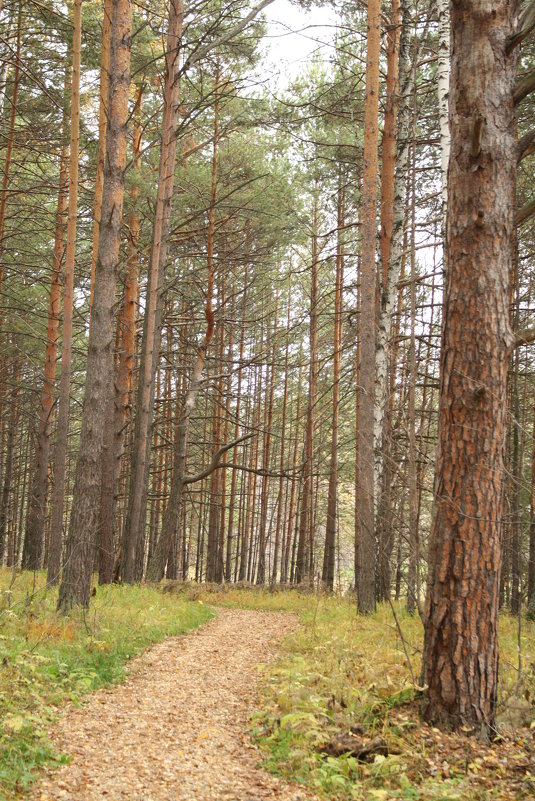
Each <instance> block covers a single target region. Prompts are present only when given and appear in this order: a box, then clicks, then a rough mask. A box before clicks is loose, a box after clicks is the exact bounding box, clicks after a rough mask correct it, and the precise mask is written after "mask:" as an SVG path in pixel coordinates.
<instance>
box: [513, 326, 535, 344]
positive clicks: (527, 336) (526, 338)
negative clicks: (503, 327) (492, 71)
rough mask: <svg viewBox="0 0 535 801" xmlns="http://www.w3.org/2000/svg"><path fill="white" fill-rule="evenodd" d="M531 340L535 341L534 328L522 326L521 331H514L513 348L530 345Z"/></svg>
mask: <svg viewBox="0 0 535 801" xmlns="http://www.w3.org/2000/svg"><path fill="white" fill-rule="evenodd" d="M532 342H535V328H524V330H523V331H517V332H516V339H515V348H519V347H520V346H521V345H530V344H531V343H532Z"/></svg>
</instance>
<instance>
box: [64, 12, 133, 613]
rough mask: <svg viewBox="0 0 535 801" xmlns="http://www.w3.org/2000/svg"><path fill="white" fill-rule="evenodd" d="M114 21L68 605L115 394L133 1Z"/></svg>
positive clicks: (84, 600)
mask: <svg viewBox="0 0 535 801" xmlns="http://www.w3.org/2000/svg"><path fill="white" fill-rule="evenodd" d="M111 28H112V30H111V46H110V86H109V97H108V131H107V136H106V164H105V169H104V188H103V201H102V220H101V224H100V229H99V246H98V259H97V268H96V272H95V292H94V296H93V309H92V317H93V325H92V326H91V330H90V333H89V349H88V357H87V369H86V381H85V395H84V405H83V410H82V430H81V434H80V451H79V455H78V461H77V463H76V471H75V479H74V488H73V504H72V513H71V521H70V527H69V534H68V537H67V543H66V558H65V563H64V569H63V576H62V581H61V586H60V591H59V599H58V609H60V610H61V611H62V612H67V611H68V610H69V609H70V608H71V607H72V606H74V605H76V604H79V605H81V606H88V605H89V592H90V587H91V571H92V567H93V547H94V539H95V534H96V529H97V524H98V514H99V507H100V493H101V478H102V476H101V470H102V448H103V442H104V430H105V420H106V416H105V415H103V414H102V410H103V409H106V408H108V404H109V403H110V400H111V397H110V396H112V394H113V366H114V327H113V308H114V304H115V284H116V277H117V262H118V257H119V242H120V235H121V224H122V212H123V200H124V179H125V168H126V143H127V126H128V92H129V87H130V46H131V34H132V5H131V2H130V0H113V17H112V26H111Z"/></svg>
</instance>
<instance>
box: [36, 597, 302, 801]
mask: <svg viewBox="0 0 535 801" xmlns="http://www.w3.org/2000/svg"><path fill="white" fill-rule="evenodd" d="M297 625H298V623H297V618H295V617H294V616H292V615H288V614H287V613H280V612H258V611H250V610H236V609H232V610H231V609H224V610H220V611H219V613H218V615H217V616H216V617H215V618H214V619H213V620H212V621H210V622H209V623H208V624H206V625H205V626H203V627H202V628H200V629H197V630H195V631H193V632H191V633H189V634H187V635H184V636H182V637H173V638H169V639H167V640H165V641H164V642H162V643H160V644H159V645H156V646H155V647H153V648H152V649H150V650H149V651H147V652H146V653H145V654H143V655H142V656H140V657H139V658H137V659H136V660H134V661H133V662H132V664H131V666H130V671H129V678H128V680H127V681H126V683H125V684H123V685H121V686H119V687H115V688H112V689H106V690H100V691H98V692H96V693H94V694H93V695H92V696H90V698H89V700H88V701H87V703H84V704H83V705H82V706H81V707H79V708H73V707H70V708H68V709H67V710H66V711H65V714H64V715H63V716H62V717H61V718H60V720H59V721H58V722H57V724H56V725H55V726H54V727H53V729H52V731H51V732H50V738H51V740H52V742H53V744H54V746H55V747H56V748H57V749H59V750H60V751H62V752H64V753H66V754H68V755H69V756H70V757H71V761H70V763H69V764H68V765H65V766H63V767H60V768H59V769H56V770H49V771H48V772H47V774H46V775H45V777H44V778H43V780H42V781H41V782H40V783H38V784H37V785H36V786H35V788H34V789H33V792H32V795H31V796H30V799H32V801H61V799H68V801H126V799H128V801H261V800H262V799H277V801H314V798H315V797H314V796H313V795H311V794H310V793H309V792H308V791H307V790H306V789H304V788H300V787H295V786H291V785H289V784H287V783H286V782H284V781H283V780H282V779H279V778H278V777H276V776H274V775H272V774H270V773H268V772H266V771H265V770H263V769H261V768H260V767H259V766H258V762H259V760H260V754H259V752H258V750H257V748H256V747H255V746H254V744H253V743H252V741H251V739H250V736H249V733H248V725H249V718H250V715H251V712H252V711H253V710H254V708H255V703H256V704H257V703H258V693H257V686H258V682H259V679H260V676H261V671H262V668H263V665H265V664H267V663H269V662H270V661H272V660H273V658H274V657H275V656H276V647H277V645H278V644H279V643H280V642H281V641H282V640H283V638H284V637H286V636H287V635H288V634H290V633H291V632H292V631H293V630H294V629H295V628H296V627H297Z"/></svg>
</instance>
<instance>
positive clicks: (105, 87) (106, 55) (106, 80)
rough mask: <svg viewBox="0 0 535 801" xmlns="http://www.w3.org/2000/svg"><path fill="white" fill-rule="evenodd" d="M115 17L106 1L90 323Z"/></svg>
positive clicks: (90, 290) (90, 289) (101, 60)
mask: <svg viewBox="0 0 535 801" xmlns="http://www.w3.org/2000/svg"><path fill="white" fill-rule="evenodd" d="M112 17H113V0H104V14H103V17H102V44H101V50H100V93H99V107H98V145H97V172H96V175H95V197H94V200H93V247H92V251H91V282H90V287H89V315H90V316H89V322H90V324H91V309H92V308H93V294H94V291H95V271H96V268H97V258H98V240H99V226H100V219H101V214H102V189H103V186H104V161H105V158H106V134H107V117H108V94H109V90H110V45H111V42H110V36H111V22H112Z"/></svg>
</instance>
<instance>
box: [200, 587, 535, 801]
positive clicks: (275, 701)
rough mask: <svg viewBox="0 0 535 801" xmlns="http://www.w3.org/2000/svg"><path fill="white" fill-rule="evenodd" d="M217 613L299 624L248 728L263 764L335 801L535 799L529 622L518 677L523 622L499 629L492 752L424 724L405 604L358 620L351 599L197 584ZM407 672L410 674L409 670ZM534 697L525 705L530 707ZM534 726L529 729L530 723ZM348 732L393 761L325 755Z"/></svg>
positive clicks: (534, 664)
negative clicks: (242, 610)
mask: <svg viewBox="0 0 535 801" xmlns="http://www.w3.org/2000/svg"><path fill="white" fill-rule="evenodd" d="M188 592H189V593H193V596H194V597H200V598H202V599H204V600H205V602H210V603H214V604H220V605H222V606H230V607H235V606H241V607H248V608H255V609H272V610H285V611H292V612H295V613H296V614H298V615H299V616H300V618H301V621H302V623H303V625H302V627H301V628H300V629H299V630H298V631H297V632H296V633H295V634H294V635H292V636H291V637H290V638H288V640H287V641H286V642H285V643H284V645H283V650H282V653H281V656H280V658H279V659H278V661H277V662H276V664H274V665H272V666H271V667H270V668H268V671H267V673H266V676H265V680H264V685H263V696H262V708H261V710H260V711H259V712H258V713H257V714H256V715H255V716H254V720H253V727H254V728H253V733H254V736H255V737H256V740H257V741H258V743H259V744H260V746H261V748H262V749H263V751H264V754H265V765H266V766H267V767H268V769H270V770H272V771H274V772H276V773H278V774H282V775H283V776H285V777H287V778H288V779H291V780H293V781H298V782H302V783H304V784H306V785H308V786H309V787H311V788H312V789H313V790H314V792H315V793H317V794H318V795H319V796H322V797H325V798H330V799H339V800H340V801H342V799H343V801H350V800H351V799H354V801H368V800H370V801H372V800H373V799H379V800H380V801H390V800H391V799H417V800H419V801H459V800H461V801H462V800H464V799H475V801H490V799H502V801H505V799H507V800H508V801H509V800H510V799H527V798H534V797H535V757H534V739H533V735H534V734H535V724H534V723H533V721H534V720H535V708H534V707H533V705H532V699H533V697H534V696H535V624H533V623H532V622H523V631H522V638H521V644H522V648H521V651H522V662H523V671H522V674H521V677H520V681H519V673H518V642H517V637H518V622H517V621H516V620H514V619H512V618H510V617H509V616H507V615H504V616H503V617H502V619H501V622H500V651H501V656H500V699H499V716H498V720H499V721H501V724H500V731H502V732H503V736H502V737H501V738H499V739H498V740H496V741H495V742H493V743H492V744H491V745H489V746H484V745H483V744H481V743H480V742H479V741H478V740H476V739H475V738H472V737H469V736H466V735H461V736H459V735H451V734H446V733H442V732H439V731H438V730H437V729H433V728H431V727H430V726H427V725H426V724H424V723H423V722H422V721H421V720H420V717H419V701H418V698H417V697H416V695H417V694H416V692H415V690H414V686H413V681H412V675H413V676H414V677H415V679H416V681H418V679H419V674H420V665H421V645H422V640H423V632H422V626H421V623H420V620H419V618H418V617H417V616H415V617H411V616H409V615H407V614H406V613H405V611H404V609H403V607H402V606H401V605H399V606H396V611H397V616H398V620H399V623H400V627H401V629H402V632H403V639H404V640H405V647H406V649H407V652H408V656H409V660H410V663H411V666H410V667H409V663H408V660H407V657H406V655H405V649H404V647H403V642H402V640H401V638H400V635H399V633H398V629H397V626H396V623H395V620H394V618H393V615H392V610H391V609H390V607H389V606H386V605H385V606H381V607H380V608H379V609H378V611H377V613H376V614H375V615H371V616H369V617H357V615H356V614H355V606H354V603H353V602H352V601H351V600H347V599H337V598H329V597H325V596H323V597H322V596H320V597H319V598H318V597H315V596H313V595H312V596H311V595H305V594H299V593H296V592H287V591H286V592H274V593H270V592H268V591H264V590H247V589H239V590H233V589H228V590H225V591H215V590H214V589H213V588H208V589H206V588H205V589H201V588H197V587H195V588H192V589H190V590H186V593H188ZM411 668H412V675H411ZM526 698H527V699H529V700H526ZM530 724H531V728H530ZM351 728H353V730H354V731H358V732H361V735H360V736H361V737H362V739H363V740H364V741H368V740H370V739H372V738H374V737H378V736H380V737H382V738H384V739H385V740H386V742H387V743H388V749H389V754H388V756H384V755H380V754H377V755H376V756H375V758H373V757H372V761H371V762H368V763H366V762H361V761H358V760H357V759H356V758H355V757H353V756H348V755H344V756H339V757H334V756H328V755H327V754H325V753H323V752H322V751H321V750H320V749H321V747H322V745H323V744H324V743H326V742H328V741H329V740H331V739H332V738H335V737H337V736H340V735H344V734H348V733H349V732H350V730H351Z"/></svg>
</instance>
